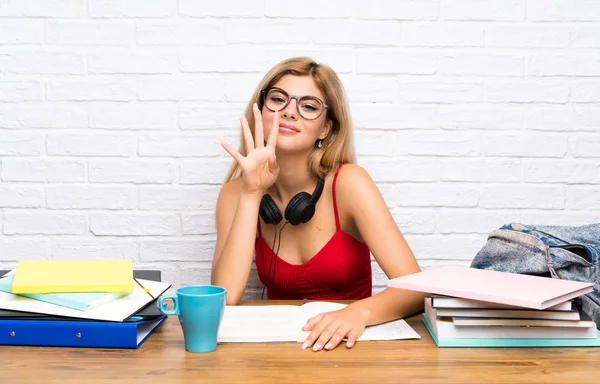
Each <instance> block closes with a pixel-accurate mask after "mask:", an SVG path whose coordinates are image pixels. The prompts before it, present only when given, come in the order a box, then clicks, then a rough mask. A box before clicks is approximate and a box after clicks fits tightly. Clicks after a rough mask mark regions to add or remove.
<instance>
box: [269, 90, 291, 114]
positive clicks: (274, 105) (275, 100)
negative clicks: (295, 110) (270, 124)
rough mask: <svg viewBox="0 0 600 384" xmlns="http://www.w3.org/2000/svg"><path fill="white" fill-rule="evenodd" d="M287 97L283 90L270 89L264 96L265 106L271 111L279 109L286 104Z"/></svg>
mask: <svg viewBox="0 0 600 384" xmlns="http://www.w3.org/2000/svg"><path fill="white" fill-rule="evenodd" d="M288 98H289V96H288V95H287V94H286V93H285V92H283V91H280V90H279V89H271V90H269V91H268V92H267V96H266V97H265V107H267V108H269V109H270V110H271V111H273V112H276V111H280V110H282V109H283V107H284V106H285V105H286V104H287V102H288Z"/></svg>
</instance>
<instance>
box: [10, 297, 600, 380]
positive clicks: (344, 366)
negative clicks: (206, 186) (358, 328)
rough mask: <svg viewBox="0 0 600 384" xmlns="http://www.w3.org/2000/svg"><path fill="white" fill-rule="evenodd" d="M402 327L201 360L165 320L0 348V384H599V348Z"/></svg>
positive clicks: (172, 321) (414, 321)
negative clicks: (128, 336)
mask: <svg viewBox="0 0 600 384" xmlns="http://www.w3.org/2000/svg"><path fill="white" fill-rule="evenodd" d="M262 303H264V302H262ZM245 304H256V303H245ZM286 304H289V302H288V303H286ZM407 321H408V323H409V324H410V325H411V326H412V327H413V328H414V329H415V330H416V331H417V332H418V333H419V334H420V335H421V340H399V341H373V342H358V343H357V344H356V345H355V347H354V348H352V349H350V350H347V349H346V348H345V347H344V346H341V347H338V348H336V349H335V350H333V351H320V352H313V351H312V350H301V348H300V344H296V343H273V344H271V343H265V344H222V345H219V346H218V348H217V350H216V351H215V352H211V353H203V354H202V353H189V352H186V351H185V349H184V345H183V334H182V332H181V327H180V325H179V322H178V321H177V318H176V317H172V316H171V317H170V318H169V319H168V320H167V321H166V322H165V323H164V324H163V325H162V326H161V328H159V329H158V330H157V331H156V332H155V333H154V334H153V335H152V336H151V337H150V338H149V339H148V340H146V342H145V343H144V344H143V345H142V346H141V347H140V349H137V350H124V349H77V348H47V347H44V348H40V347H13V346H0V367H1V370H0V383H3V384H4V383H6V384H21V383H23V384H29V383H78V384H81V383H131V384H134V383H139V384H142V383H143V384H148V383H186V384H187V383H477V384H481V383H586V384H589V383H595V382H598V381H600V349H597V348H437V347H436V346H435V344H434V343H433V341H432V339H431V337H430V336H429V333H428V332H427V330H426V329H425V327H424V326H423V323H422V322H421V317H420V316H414V317H412V318H409V319H407Z"/></svg>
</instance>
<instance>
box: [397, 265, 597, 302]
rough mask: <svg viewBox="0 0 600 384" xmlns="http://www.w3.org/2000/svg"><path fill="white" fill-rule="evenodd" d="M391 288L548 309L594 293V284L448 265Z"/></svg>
mask: <svg viewBox="0 0 600 384" xmlns="http://www.w3.org/2000/svg"><path fill="white" fill-rule="evenodd" d="M388 286H389V287H392V288H402V289H408V290H411V291H419V292H427V293H437V294H440V295H446V296H455V297H461V298H464V299H473V300H480V301H487V302H492V303H499V304H508V305H514V306H518V307H525V308H533V309H546V308H549V307H551V306H553V305H556V304H559V303H562V302H564V301H567V300H571V299H573V298H575V297H578V296H581V295H583V294H586V293H588V292H591V291H592V290H593V287H594V284H593V283H582V282H579V281H571V280H561V279H553V278H550V277H540V276H532V275H522V274H517V273H509V272H498V271H492V270H487V269H476V268H468V267H458V266H448V267H442V268H435V269H429V270H425V271H423V272H419V273H414V274H412V275H406V276H402V277H397V278H395V279H391V280H390V281H389V283H388Z"/></svg>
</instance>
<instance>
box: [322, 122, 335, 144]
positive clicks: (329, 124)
mask: <svg viewBox="0 0 600 384" xmlns="http://www.w3.org/2000/svg"><path fill="white" fill-rule="evenodd" d="M332 127H333V121H331V120H327V121H326V122H325V124H323V129H322V131H321V134H320V135H319V139H321V140H324V139H325V138H326V137H327V136H328V135H329V132H331V128H332Z"/></svg>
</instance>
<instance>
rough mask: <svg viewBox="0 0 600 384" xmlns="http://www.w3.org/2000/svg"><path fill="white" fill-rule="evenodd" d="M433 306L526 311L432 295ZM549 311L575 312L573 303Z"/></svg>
mask: <svg viewBox="0 0 600 384" xmlns="http://www.w3.org/2000/svg"><path fill="white" fill-rule="evenodd" d="M431 300H432V304H431V305H432V306H433V307H434V308H488V309H525V308H524V307H519V306H516V305H509V304H499V303H492V302H489V301H481V300H472V299H463V298H461V297H453V296H444V295H436V294H432V295H431ZM546 310H549V311H572V310H574V306H573V302H572V301H564V302H562V303H560V304H556V305H553V306H552V307H548V308H546Z"/></svg>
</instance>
